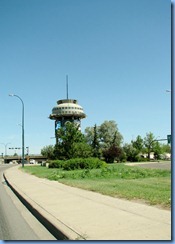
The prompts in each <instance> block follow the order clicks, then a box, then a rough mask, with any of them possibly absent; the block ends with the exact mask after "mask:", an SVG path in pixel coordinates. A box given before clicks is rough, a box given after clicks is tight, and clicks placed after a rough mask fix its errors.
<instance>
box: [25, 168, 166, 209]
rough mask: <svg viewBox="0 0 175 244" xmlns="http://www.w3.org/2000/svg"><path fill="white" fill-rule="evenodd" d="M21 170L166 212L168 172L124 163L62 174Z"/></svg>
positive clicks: (57, 170)
mask: <svg viewBox="0 0 175 244" xmlns="http://www.w3.org/2000/svg"><path fill="white" fill-rule="evenodd" d="M23 170H24V171H25V172H27V173H30V174H33V175H36V176H37V177H41V178H47V179H49V180H56V181H58V182H60V183H63V184H67V185H70V186H74V187H79V188H82V189H86V190H90V191H94V192H99V193H102V194H104V195H109V196H112V197H120V198H125V199H129V200H134V201H141V202H144V203H147V204H150V205H158V206H159V207H162V208H166V209H170V207H171V171H170V170H159V169H143V168H139V167H135V166H133V167H130V166H126V165H124V164H112V165H108V166H107V168H102V169H93V170H87V169H86V170H72V171H63V170H61V169H48V168H46V167H42V166H27V167H24V168H23Z"/></svg>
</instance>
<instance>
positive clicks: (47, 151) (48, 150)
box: [41, 145, 55, 159]
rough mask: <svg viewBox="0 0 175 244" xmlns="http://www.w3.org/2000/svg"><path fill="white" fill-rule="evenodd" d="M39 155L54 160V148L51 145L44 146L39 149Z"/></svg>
mask: <svg viewBox="0 0 175 244" xmlns="http://www.w3.org/2000/svg"><path fill="white" fill-rule="evenodd" d="M41 154H42V155H43V156H45V157H47V158H48V159H54V158H55V155H54V146H53V145H49V146H45V147H43V148H42V149H41Z"/></svg>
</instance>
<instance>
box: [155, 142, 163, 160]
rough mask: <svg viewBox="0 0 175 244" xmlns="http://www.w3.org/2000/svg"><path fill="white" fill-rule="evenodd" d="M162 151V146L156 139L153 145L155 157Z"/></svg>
mask: <svg viewBox="0 0 175 244" xmlns="http://www.w3.org/2000/svg"><path fill="white" fill-rule="evenodd" d="M162 153H163V150H162V147H161V145H160V143H159V142H158V141H156V142H155V145H154V157H155V159H160V158H161V157H160V155H161V154H162Z"/></svg>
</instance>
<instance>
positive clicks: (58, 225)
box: [3, 172, 85, 240]
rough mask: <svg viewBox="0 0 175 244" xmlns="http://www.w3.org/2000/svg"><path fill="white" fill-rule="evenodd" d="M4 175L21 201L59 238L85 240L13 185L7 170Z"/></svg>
mask: <svg viewBox="0 0 175 244" xmlns="http://www.w3.org/2000/svg"><path fill="white" fill-rule="evenodd" d="M3 177H4V179H5V181H6V182H7V184H8V186H9V187H10V188H11V189H12V191H13V192H14V193H15V195H16V196H17V197H18V198H19V199H20V201H21V202H22V203H23V204H24V205H25V206H26V207H27V209H28V210H29V211H30V212H31V213H32V214H33V215H34V216H35V217H36V218H37V219H38V220H39V221H40V223H42V224H43V225H44V226H45V228H46V229H47V230H48V231H49V232H50V233H51V234H52V235H53V236H54V237H55V238H57V240H85V238H84V237H83V236H81V235H80V234H79V233H76V232H75V231H74V230H72V229H71V228H70V227H69V226H66V225H65V224H64V223H62V222H60V221H58V220H57V219H55V218H54V217H53V216H52V215H50V214H49V213H48V212H46V211H45V210H44V209H43V208H42V207H40V206H39V205H38V204H37V203H35V202H34V201H33V200H31V199H30V198H29V197H28V196H27V195H24V194H23V193H22V192H21V191H20V190H19V189H18V187H17V186H16V185H12V184H11V183H10V180H9V179H8V177H7V172H4V174H3Z"/></svg>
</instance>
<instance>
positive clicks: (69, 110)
mask: <svg viewBox="0 0 175 244" xmlns="http://www.w3.org/2000/svg"><path fill="white" fill-rule="evenodd" d="M66 88H67V99H62V100H58V101H57V105H56V106H55V107H53V109H52V113H51V114H50V115H49V118H50V119H52V120H55V137H56V143H58V137H57V130H58V129H59V128H60V127H64V125H65V123H66V122H67V121H69V122H73V123H75V124H77V125H79V129H80V130H81V119H83V118H85V117H86V114H85V113H84V111H83V108H82V107H81V106H80V105H79V104H78V101H77V100H75V99H68V80H67V86H66Z"/></svg>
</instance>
